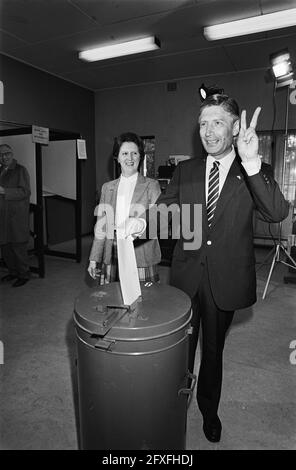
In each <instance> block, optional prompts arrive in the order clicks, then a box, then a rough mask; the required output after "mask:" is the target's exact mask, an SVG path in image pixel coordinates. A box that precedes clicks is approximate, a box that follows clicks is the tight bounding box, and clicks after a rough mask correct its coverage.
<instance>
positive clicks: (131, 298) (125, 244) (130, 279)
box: [117, 236, 141, 305]
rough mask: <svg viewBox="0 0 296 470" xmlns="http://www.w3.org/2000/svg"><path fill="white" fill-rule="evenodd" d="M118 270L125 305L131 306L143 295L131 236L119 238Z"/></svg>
mask: <svg viewBox="0 0 296 470" xmlns="http://www.w3.org/2000/svg"><path fill="white" fill-rule="evenodd" d="M117 256H118V270H119V280H120V287H121V293H122V298H123V303H124V305H131V304H132V303H134V302H135V301H136V300H137V299H138V297H139V296H140V295H141V287H140V281H139V276H138V269H137V262H136V255H135V249H134V244H133V239H132V237H131V236H129V237H127V238H124V237H122V236H119V237H117Z"/></svg>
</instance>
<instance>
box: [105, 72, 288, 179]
mask: <svg viewBox="0 0 296 470" xmlns="http://www.w3.org/2000/svg"><path fill="white" fill-rule="evenodd" d="M264 76H265V70H257V71H249V72H240V73H232V74H228V75H216V76H209V77H201V78H190V79H185V80H178V81H177V82H176V84H177V88H176V91H168V90H167V83H156V84H148V85H143V86H142V85H141V86H133V87H126V88H118V89H113V90H105V91H99V92H97V93H96V149H97V152H96V155H97V185H98V188H100V186H101V184H102V183H103V182H104V181H106V180H107V179H110V178H111V177H112V175H111V174H110V171H109V162H108V157H109V155H110V152H111V150H112V144H113V138H114V136H115V135H117V134H120V133H121V132H124V131H126V130H131V131H134V132H137V133H138V134H140V135H155V137H156V156H155V159H156V161H155V168H156V170H157V169H158V166H159V165H162V164H164V163H165V162H166V160H167V159H168V158H169V156H170V155H175V154H183V155H190V156H192V157H193V156H197V155H199V154H200V153H201V144H200V140H199V135H198V125H197V119H198V111H199V105H200V99H199V95H198V89H199V87H200V85H201V84H202V83H203V82H204V83H205V84H206V85H218V86H219V87H222V88H224V90H225V93H227V94H229V95H231V96H233V97H234V98H236V99H237V101H238V103H239V105H240V107H241V109H243V108H245V109H246V111H247V118H248V122H249V120H250V117H251V116H252V114H253V112H254V110H255V108H256V107H257V106H262V111H261V114H260V118H259V122H258V129H259V130H270V129H271V127H272V121H273V84H272V83H266V82H265V78H264ZM287 90H288V89H287V87H285V88H283V89H278V90H277V91H276V105H277V106H276V107H277V113H276V120H275V129H284V127H285V106H286V96H287ZM291 92H292V90H291ZM289 127H291V128H295V127H296V105H292V104H291V103H290V105H289Z"/></svg>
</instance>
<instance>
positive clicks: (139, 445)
mask: <svg viewBox="0 0 296 470" xmlns="http://www.w3.org/2000/svg"><path fill="white" fill-rule="evenodd" d="M141 291H142V297H141V300H140V301H138V302H136V303H135V305H132V306H131V307H127V306H124V305H122V297H121V290H120V284H119V283H117V282H114V283H111V284H106V285H104V286H99V287H97V288H92V289H90V288H89V289H87V290H85V291H84V292H83V293H82V294H81V295H80V296H79V297H78V298H77V299H76V301H75V309H74V322H75V327H76V334H77V367H78V392H79V421H80V441H81V445H80V446H81V448H82V449H95V450H109V449H114V450H122V449H127V450H128V449H133V450H141V449H142V450H148V449H151V450H158V449H163V450H168V449H170V450H182V449H185V443H186V442H185V440H186V418H187V404H188V396H190V394H191V393H192V390H191V389H188V388H187V382H188V372H187V367H188V335H189V333H190V319H191V301H190V298H189V297H188V296H187V295H186V294H185V293H184V292H182V291H181V290H179V289H176V288H175V287H171V286H168V285H164V284H154V283H146V284H144V285H142V286H141Z"/></svg>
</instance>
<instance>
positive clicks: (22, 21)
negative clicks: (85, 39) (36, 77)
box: [0, 0, 98, 43]
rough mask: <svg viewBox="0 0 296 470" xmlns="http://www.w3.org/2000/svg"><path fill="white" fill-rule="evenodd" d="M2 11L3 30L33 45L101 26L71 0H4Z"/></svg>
mask: <svg viewBox="0 0 296 470" xmlns="http://www.w3.org/2000/svg"><path fill="white" fill-rule="evenodd" d="M0 11H1V27H2V29H5V31H7V32H8V33H11V34H14V35H15V36H17V37H18V38H20V39H23V40H25V41H27V42H30V43H35V42H39V41H45V40H50V39H52V38H55V37H57V36H65V35H67V34H73V33H77V32H79V31H85V30H88V29H91V28H94V27H97V26H98V25H97V23H96V22H95V21H94V20H93V19H91V18H88V17H87V16H86V15H84V14H82V13H81V12H80V11H79V10H77V8H75V7H74V6H73V5H72V4H71V3H69V2H68V1H67V0H0Z"/></svg>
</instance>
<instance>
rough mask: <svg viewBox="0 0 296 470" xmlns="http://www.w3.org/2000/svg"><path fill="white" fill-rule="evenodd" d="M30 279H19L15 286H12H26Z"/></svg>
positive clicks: (13, 285)
mask: <svg viewBox="0 0 296 470" xmlns="http://www.w3.org/2000/svg"><path fill="white" fill-rule="evenodd" d="M28 280H29V279H25V278H18V279H17V280H16V281H15V282H14V283H13V284H12V287H20V286H23V285H24V284H26V282H28Z"/></svg>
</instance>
